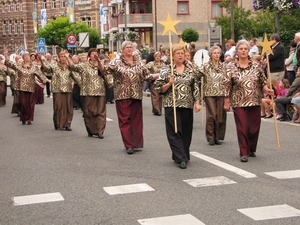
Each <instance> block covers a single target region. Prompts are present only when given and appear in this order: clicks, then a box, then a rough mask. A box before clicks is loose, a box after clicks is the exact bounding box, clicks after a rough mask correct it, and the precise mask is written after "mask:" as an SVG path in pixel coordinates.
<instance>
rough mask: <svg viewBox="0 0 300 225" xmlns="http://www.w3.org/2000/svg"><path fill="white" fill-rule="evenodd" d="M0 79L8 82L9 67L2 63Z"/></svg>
mask: <svg viewBox="0 0 300 225" xmlns="http://www.w3.org/2000/svg"><path fill="white" fill-rule="evenodd" d="M0 81H4V82H5V83H6V82H7V67H6V66H4V65H0Z"/></svg>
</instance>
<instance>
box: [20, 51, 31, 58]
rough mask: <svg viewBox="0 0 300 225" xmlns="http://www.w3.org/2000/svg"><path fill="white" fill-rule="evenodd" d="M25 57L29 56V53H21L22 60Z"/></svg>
mask: <svg viewBox="0 0 300 225" xmlns="http://www.w3.org/2000/svg"><path fill="white" fill-rule="evenodd" d="M25 55H29V56H30V54H29V52H23V53H22V59H24V57H25Z"/></svg>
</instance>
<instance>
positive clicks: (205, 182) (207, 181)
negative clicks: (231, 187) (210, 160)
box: [183, 176, 236, 187]
mask: <svg viewBox="0 0 300 225" xmlns="http://www.w3.org/2000/svg"><path fill="white" fill-rule="evenodd" d="M183 181H184V182H186V183H188V184H189V185H191V186H193V187H208V186H216V185H225V184H236V182H235V181H233V180H230V179H228V178H227V177H224V176H218V177H207V178H199V179H189V180H183Z"/></svg>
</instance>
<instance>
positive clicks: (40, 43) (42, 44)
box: [37, 38, 46, 46]
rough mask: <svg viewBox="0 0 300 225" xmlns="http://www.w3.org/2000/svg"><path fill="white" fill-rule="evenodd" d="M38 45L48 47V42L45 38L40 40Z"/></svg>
mask: <svg viewBox="0 0 300 225" xmlns="http://www.w3.org/2000/svg"><path fill="white" fill-rule="evenodd" d="M37 45H38V46H45V45H46V40H45V38H38V40H37Z"/></svg>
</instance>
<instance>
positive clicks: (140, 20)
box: [118, 13, 153, 25]
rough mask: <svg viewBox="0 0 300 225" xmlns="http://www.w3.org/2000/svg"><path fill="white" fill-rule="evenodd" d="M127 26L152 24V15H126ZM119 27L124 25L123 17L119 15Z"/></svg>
mask: <svg viewBox="0 0 300 225" xmlns="http://www.w3.org/2000/svg"><path fill="white" fill-rule="evenodd" d="M126 16H127V18H126V19H127V21H126V23H127V25H134V24H145V23H146V24H152V23H153V15H152V13H144V14H127V15H126ZM118 22H119V25H125V15H120V16H119V17H118Z"/></svg>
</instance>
